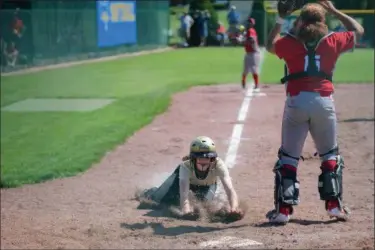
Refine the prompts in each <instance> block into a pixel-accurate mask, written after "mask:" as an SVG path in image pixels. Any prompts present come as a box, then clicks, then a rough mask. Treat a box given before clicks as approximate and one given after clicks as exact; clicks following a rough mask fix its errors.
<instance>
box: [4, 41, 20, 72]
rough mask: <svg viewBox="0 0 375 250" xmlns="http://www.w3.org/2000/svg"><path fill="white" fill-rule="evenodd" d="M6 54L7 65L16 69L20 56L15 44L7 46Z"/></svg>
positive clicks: (11, 43)
mask: <svg viewBox="0 0 375 250" xmlns="http://www.w3.org/2000/svg"><path fill="white" fill-rule="evenodd" d="M4 53H5V57H6V60H7V65H8V66H11V67H15V66H16V62H17V59H18V54H19V52H18V50H17V48H16V45H15V43H14V42H10V43H9V44H7V45H6V47H5V51H4Z"/></svg>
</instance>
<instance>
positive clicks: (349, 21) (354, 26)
mask: <svg viewBox="0 0 375 250" xmlns="http://www.w3.org/2000/svg"><path fill="white" fill-rule="evenodd" d="M321 5H323V7H325V9H327V10H328V11H329V12H330V13H331V14H332V15H334V16H335V17H336V18H337V19H339V20H340V22H341V23H342V24H343V25H344V26H345V28H346V29H347V30H348V31H353V32H354V34H355V37H356V39H357V41H358V40H360V39H361V37H362V36H363V34H364V32H365V30H364V28H363V26H362V25H361V24H360V23H359V22H357V21H356V20H355V19H354V18H352V17H350V16H348V15H346V14H345V13H343V12H341V11H340V10H338V9H336V8H335V7H334V6H333V4H332V3H331V2H330V1H322V3H321Z"/></svg>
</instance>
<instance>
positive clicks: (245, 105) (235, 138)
mask: <svg viewBox="0 0 375 250" xmlns="http://www.w3.org/2000/svg"><path fill="white" fill-rule="evenodd" d="M260 53H261V57H260V58H261V59H260V65H259V66H260V67H259V73H260V71H261V69H262V64H263V61H264V54H265V50H264V49H262V50H261V52H260ZM254 96H265V94H264V93H255V92H254V85H253V83H251V84H249V87H248V89H247V91H246V95H245V97H244V99H243V101H242V104H241V107H240V110H239V112H238V117H237V123H236V124H235V125H234V126H233V131H232V135H231V138H230V141H229V147H228V151H227V154H226V157H225V164H226V165H227V167H228V168H233V167H234V166H235V164H236V158H237V151H238V148H239V146H240V142H241V135H242V131H243V127H244V124H243V122H244V121H245V120H246V116H247V114H248V111H249V107H250V102H251V100H252V98H253V97H254ZM216 196H217V198H218V199H220V200H224V197H225V195H224V188H223V187H222V184H221V182H219V184H218V187H217V191H216ZM220 245H229V246H230V247H237V248H239V247H246V246H251V245H262V243H260V242H257V241H253V240H250V239H240V238H235V237H229V236H228V237H221V238H220V239H218V240H213V241H206V242H202V243H201V244H200V246H201V247H214V246H220Z"/></svg>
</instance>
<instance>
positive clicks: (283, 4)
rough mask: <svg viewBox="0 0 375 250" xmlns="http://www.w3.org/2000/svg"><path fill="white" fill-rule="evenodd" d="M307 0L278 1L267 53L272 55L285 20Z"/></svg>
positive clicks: (267, 44)
mask: <svg viewBox="0 0 375 250" xmlns="http://www.w3.org/2000/svg"><path fill="white" fill-rule="evenodd" d="M306 3H307V0H278V1H277V13H278V16H277V17H276V23H275V26H274V27H273V28H272V29H271V32H270V33H269V35H268V39H267V43H266V49H267V51H268V52H270V53H272V54H274V53H275V49H274V44H275V42H276V41H277V40H278V39H279V38H280V32H281V26H282V25H283V24H284V22H285V18H286V17H287V16H289V15H290V14H291V13H293V12H294V11H296V10H299V9H301V8H302V7H303V6H304V5H305V4H306Z"/></svg>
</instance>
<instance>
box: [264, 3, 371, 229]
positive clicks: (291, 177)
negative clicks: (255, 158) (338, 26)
mask: <svg viewBox="0 0 375 250" xmlns="http://www.w3.org/2000/svg"><path fill="white" fill-rule="evenodd" d="M326 11H328V12H329V13H330V14H333V15H334V16H335V17H336V18H337V19H339V20H340V21H341V22H342V23H343V25H344V26H345V28H346V29H347V30H348V31H346V32H334V33H329V32H328V27H327V25H326V24H325V21H326V19H325V15H326ZM287 14H288V13H280V11H279V15H280V17H279V18H277V21H276V24H275V26H274V27H273V28H272V30H271V32H270V34H269V37H268V41H267V50H268V51H269V52H270V53H272V54H276V55H277V56H278V57H279V58H280V59H282V60H284V61H285V63H286V69H287V75H286V76H285V77H284V78H283V79H282V82H283V83H286V84H287V85H286V94H287V99H286V102H285V108H284V115H283V121H282V141H281V148H280V150H279V154H278V156H279V160H278V161H277V163H276V165H275V168H274V172H275V174H276V177H275V194H274V195H275V210H273V211H271V212H269V213H268V215H267V217H268V218H269V220H270V222H276V223H287V222H288V221H289V218H290V215H291V214H292V213H293V207H292V206H293V205H298V204H299V182H298V180H297V166H298V161H299V156H300V154H301V152H302V149H303V145H304V142H305V139H306V137H307V133H308V132H309V131H310V134H311V136H312V138H313V140H314V142H315V145H316V148H317V151H318V153H319V156H320V158H321V161H322V163H321V167H320V168H321V171H322V172H321V174H320V175H319V178H318V179H319V182H318V190H319V194H320V199H321V200H324V201H325V208H326V210H327V212H328V215H329V216H330V217H336V218H338V219H344V220H346V219H347V215H348V213H347V211H346V209H345V207H344V206H343V205H342V194H343V193H342V181H343V180H342V171H343V168H344V161H343V158H342V156H340V154H339V149H338V145H337V125H336V112H335V106H334V102H333V99H332V94H333V92H334V86H333V83H332V73H333V70H334V68H335V64H336V61H337V59H338V57H339V56H340V55H341V54H342V53H344V52H349V51H352V50H353V49H354V47H355V44H356V41H357V40H359V39H360V38H361V36H362V35H363V33H364V30H363V27H362V26H361V25H360V24H359V23H358V22H357V21H356V20H354V19H353V18H351V17H349V16H347V15H345V14H344V13H342V12H341V11H339V10H337V9H336V8H335V7H334V6H333V4H332V3H331V2H330V1H320V2H319V3H316V4H307V5H305V6H304V7H303V8H302V10H301V13H300V15H299V17H298V18H297V20H296V21H295V24H294V27H293V28H292V30H291V31H290V32H289V33H288V34H287V35H286V36H284V37H281V38H280V35H279V33H280V30H281V26H282V24H283V22H284V19H283V18H284V17H286V16H287Z"/></svg>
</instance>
